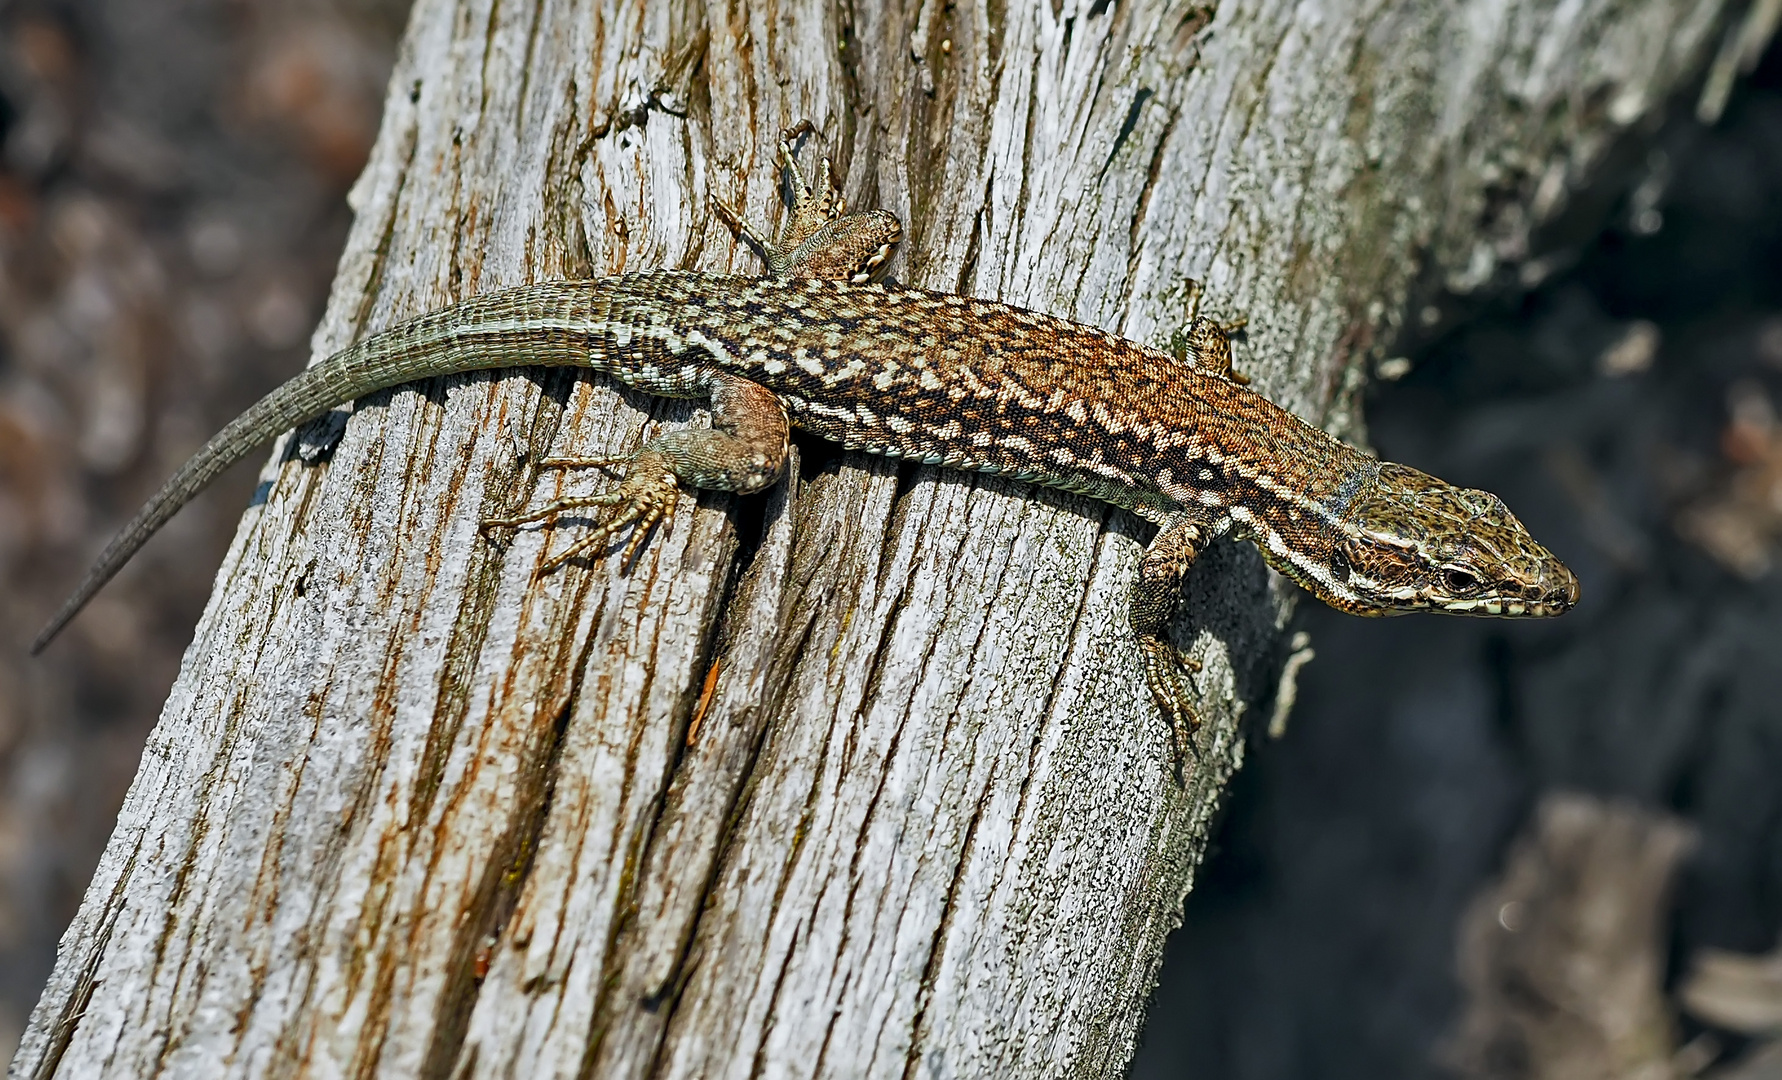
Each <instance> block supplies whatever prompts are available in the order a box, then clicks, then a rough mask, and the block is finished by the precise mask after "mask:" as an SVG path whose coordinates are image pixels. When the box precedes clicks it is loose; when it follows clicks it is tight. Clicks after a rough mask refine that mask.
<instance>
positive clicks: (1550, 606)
mask: <svg viewBox="0 0 1782 1080" xmlns="http://www.w3.org/2000/svg"><path fill="white" fill-rule="evenodd" d="M1343 518H1344V521H1343V524H1344V528H1342V529H1341V530H1340V535H1339V537H1338V539H1337V543H1336V545H1335V547H1334V549H1333V551H1332V552H1331V558H1330V568H1331V581H1330V582H1328V583H1326V582H1313V583H1312V591H1313V592H1314V593H1316V594H1317V595H1318V597H1319V599H1321V600H1323V601H1324V602H1326V603H1328V604H1330V605H1331V606H1332V607H1335V608H1339V609H1341V610H1343V611H1348V612H1352V613H1354V614H1357V615H1396V614H1399V613H1401V612H1406V611H1445V612H1450V613H1453V614H1458V615H1497V616H1504V617H1515V616H1521V617H1528V616H1540V615H1560V614H1563V613H1564V612H1566V611H1568V610H1570V608H1571V607H1572V605H1574V604H1576V603H1577V602H1578V579H1577V578H1575V577H1573V576H1572V572H1571V571H1570V570H1568V569H1566V566H1565V564H1564V563H1562V562H1560V561H1559V560H1558V559H1556V558H1554V557H1553V554H1552V553H1551V552H1549V551H1548V550H1547V549H1546V548H1544V547H1542V546H1541V545H1540V544H1538V543H1536V542H1535V539H1534V537H1532V536H1530V535H1529V534H1528V530H1527V529H1525V528H1523V527H1522V523H1521V522H1520V521H1517V520H1516V517H1515V515H1514V514H1511V513H1510V510H1509V508H1508V507H1506V506H1505V505H1504V503H1503V500H1502V499H1499V498H1498V497H1497V496H1496V495H1493V494H1491V493H1490V492H1486V491H1475V490H1472V489H1470V488H1459V487H1455V486H1453V485H1452V484H1446V483H1443V482H1442V481H1440V480H1437V479H1436V478H1435V477H1433V476H1430V475H1429V474H1427V473H1422V472H1418V471H1417V470H1416V469H1412V468H1409V467H1407V466H1404V465H1393V464H1382V465H1380V466H1379V471H1378V473H1377V474H1376V475H1375V476H1374V477H1373V478H1372V479H1371V480H1370V481H1369V482H1367V483H1365V484H1363V485H1362V487H1361V490H1359V491H1358V492H1357V493H1356V495H1355V497H1354V499H1353V500H1352V501H1351V502H1350V504H1349V506H1348V507H1347V509H1346V511H1345V513H1344V515H1343Z"/></svg>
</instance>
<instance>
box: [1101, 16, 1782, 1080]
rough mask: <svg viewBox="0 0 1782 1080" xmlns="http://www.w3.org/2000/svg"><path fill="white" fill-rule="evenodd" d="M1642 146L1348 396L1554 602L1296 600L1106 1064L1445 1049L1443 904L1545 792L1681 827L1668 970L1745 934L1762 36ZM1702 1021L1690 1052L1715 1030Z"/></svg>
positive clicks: (1424, 1071)
mask: <svg viewBox="0 0 1782 1080" xmlns="http://www.w3.org/2000/svg"><path fill="white" fill-rule="evenodd" d="M1644 168H1646V169H1647V170H1648V171H1649V176H1648V178H1647V181H1646V182H1645V183H1644V184H1643V185H1642V186H1643V189H1644V191H1645V192H1646V194H1647V195H1648V196H1649V195H1650V194H1651V192H1652V190H1653V189H1652V187H1651V185H1652V184H1662V192H1663V193H1662V195H1661V196H1660V197H1659V198H1657V199H1656V201H1652V202H1647V203H1644V204H1642V203H1641V202H1640V200H1639V199H1628V200H1625V205H1622V206H1619V207H1617V208H1616V209H1615V211H1614V212H1613V216H1612V218H1611V222H1610V224H1609V225H1608V227H1607V228H1605V229H1604V231H1603V232H1602V233H1601V235H1600V237H1599V238H1598V239H1597V240H1596V241H1595V242H1594V243H1593V245H1591V246H1590V247H1589V248H1588V249H1587V250H1586V251H1584V252H1583V254H1582V257H1581V258H1580V259H1579V261H1578V262H1577V263H1576V264H1575V265H1574V266H1573V267H1572V268H1571V269H1570V270H1568V271H1566V272H1564V273H1562V274H1559V275H1557V276H1555V277H1553V278H1552V279H1550V280H1548V281H1547V282H1545V283H1544V284H1543V285H1541V286H1540V287H1539V288H1537V289H1536V290H1534V291H1533V292H1531V293H1529V294H1528V295H1526V296H1523V297H1518V298H1513V299H1509V300H1505V301H1503V302H1502V303H1501V305H1500V306H1499V307H1498V308H1496V309H1493V310H1488V311H1485V312H1483V313H1481V314H1479V315H1478V316H1476V317H1474V318H1472V319H1469V320H1468V321H1467V322H1465V323H1464V324H1462V325H1460V326H1457V327H1455V328H1453V329H1452V330H1451V331H1449V332H1447V333H1446V334H1444V336H1443V337H1442V338H1441V339H1440V340H1438V341H1436V342H1435V343H1434V344H1433V345H1431V346H1430V347H1428V348H1427V349H1425V350H1423V351H1422V352H1421V354H1420V355H1418V356H1416V357H1414V360H1415V365H1414V367H1413V368H1412V370H1411V372H1410V374H1409V375H1407V376H1406V377H1404V378H1403V379H1402V380H1401V381H1399V382H1397V383H1393V384H1383V385H1381V386H1380V387H1379V388H1378V389H1377V391H1376V392H1375V394H1374V396H1373V399H1372V401H1371V404H1370V407H1369V409H1368V417H1369V423H1370V427H1371V431H1372V436H1373V439H1374V441H1375V444H1376V446H1377V448H1378V449H1379V450H1380V452H1381V453H1382V455H1383V456H1385V457H1387V458H1389V459H1391V460H1395V461H1402V462H1406V463H1408V464H1412V465H1415V466H1417V467H1419V468H1423V469H1425V470H1427V471H1429V472H1432V473H1434V474H1436V475H1438V476H1442V477H1444V478H1446V479H1449V480H1452V481H1455V482H1458V483H1464V484H1467V485H1471V486H1477V487H1483V488H1486V489H1489V490H1492V491H1495V492H1497V493H1499V494H1500V495H1502V496H1503V498H1504V499H1505V501H1506V502H1507V503H1508V504H1509V505H1510V507H1511V508H1512V509H1513V510H1514V511H1515V512H1516V513H1517V514H1518V515H1519V516H1520V517H1521V518H1522V519H1523V521H1524V522H1525V523H1527V524H1528V525H1529V527H1530V529H1531V530H1532V531H1533V532H1534V534H1535V535H1536V536H1538V537H1540V538H1541V539H1542V540H1543V541H1544V542H1546V543H1547V544H1548V545H1549V546H1550V547H1552V548H1553V550H1554V551H1556V552H1557V553H1559V554H1561V555H1562V556H1563V557H1564V558H1565V559H1566V560H1567V561H1568V562H1569V563H1570V565H1571V566H1572V567H1573V569H1574V570H1575V571H1576V572H1577V573H1578V575H1579V577H1580V579H1581V581H1582V583H1583V595H1584V602H1583V604H1582V605H1581V606H1580V607H1579V608H1578V609H1577V610H1576V611H1574V612H1573V613H1572V614H1570V615H1568V616H1566V617H1565V618H1563V619H1559V620H1554V621H1551V622H1540V623H1532V622H1531V623H1514V622H1509V621H1488V620H1462V619H1444V618H1439V617H1434V616H1420V617H1406V618H1401V619H1393V620H1386V621H1373V620H1365V619H1353V618H1348V617H1346V616H1343V615H1341V614H1339V613H1336V612H1334V611H1331V610H1329V609H1327V608H1324V607H1322V606H1320V605H1318V604H1317V603H1316V602H1315V601H1311V600H1310V599H1309V598H1307V599H1305V600H1304V601H1303V603H1302V605H1301V608H1300V613H1299V615H1298V617H1297V621H1298V625H1299V627H1301V628H1303V629H1305V630H1307V631H1309V632H1310V635H1311V639H1312V644H1313V646H1314V647H1315V648H1316V649H1317V658H1316V659H1315V660H1313V661H1312V662H1311V663H1310V664H1309V665H1308V666H1307V667H1306V668H1305V669H1304V671H1303V673H1302V675H1301V680H1300V698H1299V705H1298V708H1297V709H1296V710H1295V711H1294V713H1293V715H1292V717H1291V720H1290V723H1289V726H1288V729H1287V732H1286V734H1285V737H1284V738H1282V739H1281V740H1280V741H1278V742H1274V743H1266V742H1264V743H1262V744H1261V745H1259V746H1258V747H1257V748H1256V752H1255V753H1254V754H1253V755H1252V756H1251V759H1250V762H1249V764H1248V766H1247V768H1246V770H1245V771H1244V772H1243V773H1242V774H1241V775H1240V776H1239V777H1238V780H1237V783H1236V784H1235V786H1234V788H1233V791H1232V798H1231V802H1230V806H1229V811H1228V814H1227V817H1226V820H1225V822H1224V825H1223V827H1222V829H1221V830H1220V831H1219V833H1218V834H1217V837H1216V843H1215V847H1214V850H1213V851H1212V853H1211V854H1210V856H1209V859H1208V862H1207V864H1206V866H1205V868H1204V870H1203V872H1202V875H1201V878H1200V881H1199V883H1198V886H1197V888H1196V891H1195V892H1194V894H1193V895H1192V896H1190V897H1189V899H1188V904H1187V912H1186V925H1185V927H1184V928H1183V929H1182V930H1181V931H1179V932H1178V933H1177V934H1176V936H1175V937H1174V938H1173V939H1172V941H1171V944H1170V948H1169V952H1168V956H1167V959H1166V961H1165V964H1164V968H1163V974H1162V983H1161V986H1160V987H1159V989H1158V991H1157V993H1156V996H1155V999H1154V1003H1153V1007H1152V1012H1151V1017H1150V1021H1149V1025H1148V1027H1147V1029H1146V1032H1145V1035H1144V1044H1143V1047H1142V1049H1141V1051H1140V1053H1139V1055H1138V1059H1137V1061H1136V1063H1135V1064H1134V1066H1133V1069H1132V1073H1131V1075H1132V1076H1134V1077H1136V1078H1142V1080H1155V1078H1163V1077H1178V1076H1179V1077H1190V1076H1192V1077H1195V1078H1197V1080H1288V1078H1296V1080H1297V1078H1304V1080H1312V1078H1341V1077H1355V1078H1362V1077H1366V1078H1369V1080H1390V1078H1412V1077H1433V1076H1441V1075H1451V1074H1452V1073H1451V1072H1450V1066H1448V1065H1445V1064H1444V1060H1445V1059H1446V1058H1449V1057H1451V1056H1452V1049H1451V1047H1452V1043H1453V1038H1454V1033H1455V1030H1456V1028H1457V1025H1458V1023H1459V1019H1460V1016H1461V1014H1462V1012H1463V1010H1464V1009H1465V1006H1466V995H1465V994H1464V993H1463V992H1462V990H1461V987H1460V984H1459V981H1458V979H1457V974H1456V972H1457V959H1456V956H1457V949H1458V942H1457V927H1458V925H1459V924H1460V922H1461V919H1462V915H1463V912H1464V911H1465V910H1466V908H1467V906H1468V904H1469V903H1470V902H1472V901H1473V899H1474V897H1475V896H1477V895H1479V894H1480V892H1481V890H1482V889H1484V888H1485V887H1486V886H1487V884H1488V882H1489V881H1490V880H1491V879H1492V878H1493V877H1494V875H1497V874H1498V873H1499V871H1500V869H1501V868H1502V867H1503V866H1504V863H1505V860H1506V850H1507V846H1508V844H1509V842H1510V839H1511V837H1512V836H1513V835H1515V834H1517V833H1518V832H1519V831H1521V830H1523V829H1524V828H1525V826H1526V825H1527V824H1528V822H1529V820H1530V818H1531V815H1532V812H1533V808H1534V806H1535V802H1536V800H1537V799H1538V798H1540V797H1541V796H1542V795H1543V794H1545V793H1549V792H1555V791H1573V792H1584V793H1589V794H1592V795H1596V796H1603V797H1608V798H1615V799H1622V800H1626V801H1628V802H1629V803H1631V804H1633V805H1636V806H1638V807H1642V808H1649V809H1652V810H1656V811H1661V812H1664V813H1667V814H1669V815H1674V816H1675V817H1678V818H1681V819H1682V820H1683V821H1684V822H1686V823H1687V824H1688V825H1690V826H1692V827H1693V829H1694V831H1695V836H1696V842H1695V846H1694V847H1693V849H1692V852H1693V853H1692V854H1691V855H1689V856H1687V857H1686V860H1685V862H1684V864H1683V867H1682V870H1681V874H1680V878H1679V880H1678V881H1677V883H1676V886H1675V889H1674V892H1673V894H1672V901H1671V906H1670V907H1669V908H1668V909H1667V910H1666V911H1665V912H1664V915H1663V925H1664V927H1665V929H1664V930H1663V932H1662V934H1665V935H1668V938H1669V940H1668V943H1667V942H1661V948H1664V947H1665V946H1666V945H1667V944H1668V949H1665V951H1666V953H1667V955H1668V957H1669V960H1668V970H1667V971H1666V972H1665V981H1666V984H1667V986H1668V987H1670V988H1674V987H1675V985H1676V983H1677V981H1678V980H1679V978H1680V977H1681V971H1682V969H1683V968H1684V966H1685V963H1686V960H1687V958H1688V957H1690V956H1692V955H1695V951H1696V950H1697V949H1698V948H1700V947H1702V946H1706V945H1713V946H1720V947H1723V948H1727V949H1731V950H1735V951H1738V952H1742V953H1763V952H1767V951H1769V950H1770V949H1772V948H1774V947H1775V945H1776V941H1777V932H1778V929H1779V927H1782V784H1779V783H1778V778H1779V777H1782V572H1779V569H1778V564H1782V544H1779V541H1782V425H1779V424H1778V421H1777V412H1778V409H1777V403H1778V402H1782V48H1772V49H1771V51H1770V53H1769V55H1768V57H1767V59H1766V60H1765V62H1764V64H1763V65H1762V67H1761V68H1760V69H1759V71H1758V72H1757V74H1756V76H1755V77H1754V78H1753V79H1751V80H1750V81H1749V82H1748V83H1747V84H1745V85H1744V86H1743V87H1741V89H1739V90H1738V91H1737V92H1736V95H1735V98H1734V100H1733V101H1732V103H1731V105H1730V107H1729V108H1728V110H1727V113H1726V115H1725V116H1724V117H1723V118H1722V120H1721V121H1720V123H1719V124H1718V125H1716V126H1715V127H1713V128H1703V127H1701V126H1700V125H1698V124H1696V123H1694V122H1693V120H1690V121H1688V122H1682V121H1679V122H1677V123H1675V124H1673V125H1671V126H1670V128H1668V129H1667V130H1666V131H1665V132H1664V133H1663V134H1662V135H1661V136H1660V137H1659V138H1658V140H1657V143H1656V146H1655V148H1654V149H1653V151H1652V154H1651V156H1650V157H1649V158H1648V159H1647V161H1646V163H1645V165H1644ZM1654 214H1656V215H1657V216H1656V217H1654V216H1653V215H1654ZM1500 917H1501V918H1503V919H1504V921H1505V923H1506V928H1509V924H1510V922H1511V919H1510V918H1509V916H1508V915H1507V914H1505V915H1501V916H1500ZM1661 936H1662V935H1661ZM1660 966H1661V967H1662V966H1665V965H1662V964H1661V965H1660ZM1656 989H1657V988H1655V990H1656ZM1703 1031H1704V1028H1703V1026H1702V1025H1701V1024H1699V1023H1697V1022H1695V1021H1692V1020H1688V1019H1684V1020H1682V1021H1681V1028H1680V1034H1679V1036H1678V1037H1679V1039H1680V1040H1687V1039H1689V1038H1691V1037H1695V1036H1699V1035H1701V1034H1702V1033H1703ZM1711 1036H1712V1037H1711V1040H1703V1041H1702V1042H1700V1043H1698V1044H1697V1048H1698V1049H1699V1051H1700V1061H1701V1062H1708V1061H1712V1060H1713V1058H1714V1057H1715V1056H1719V1057H1722V1058H1724V1057H1727V1056H1729V1055H1730V1054H1731V1052H1732V1051H1735V1050H1738V1049H1740V1048H1741V1047H1742V1046H1743V1043H1742V1042H1741V1041H1740V1040H1739V1039H1738V1038H1737V1037H1735V1036H1733V1035H1731V1034H1729V1033H1711ZM1518 1074H1519V1073H1518V1072H1517V1069H1516V1068H1511V1067H1506V1068H1504V1069H1503V1070H1502V1071H1501V1072H1500V1073H1497V1075H1506V1076H1507V1075H1518ZM1467 1075H1475V1073H1468V1074H1467ZM1523 1075H1532V1074H1528V1073H1523Z"/></svg>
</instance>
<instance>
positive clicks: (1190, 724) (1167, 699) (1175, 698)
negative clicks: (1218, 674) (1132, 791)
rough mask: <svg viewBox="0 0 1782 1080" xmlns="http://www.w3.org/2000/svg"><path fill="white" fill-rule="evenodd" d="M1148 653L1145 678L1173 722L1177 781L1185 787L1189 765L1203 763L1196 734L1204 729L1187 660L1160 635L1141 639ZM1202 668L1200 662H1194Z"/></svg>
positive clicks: (1168, 720)
mask: <svg viewBox="0 0 1782 1080" xmlns="http://www.w3.org/2000/svg"><path fill="white" fill-rule="evenodd" d="M1139 644H1140V646H1141V647H1142V648H1143V651H1144V657H1145V682H1146V684H1147V685H1149V686H1150V688H1151V699H1152V700H1153V701H1155V702H1156V703H1157V711H1158V712H1159V713H1161V714H1162V715H1163V721H1164V723H1166V724H1168V725H1169V731H1170V742H1171V744H1172V747H1173V749H1174V750H1175V773H1176V782H1177V783H1178V784H1181V785H1183V786H1184V787H1186V786H1187V784H1188V769H1189V767H1190V766H1191V765H1198V764H1199V763H1200V746H1199V744H1197V743H1196V742H1195V739H1194V736H1195V734H1196V733H1197V732H1199V731H1200V714H1199V713H1198V712H1196V711H1195V709H1194V706H1193V705H1192V704H1190V703H1189V700H1188V689H1189V688H1188V680H1187V679H1186V678H1185V677H1184V675H1183V671H1182V668H1183V667H1184V666H1189V665H1185V664H1184V662H1183V661H1182V660H1181V658H1179V657H1178V656H1177V655H1176V650H1175V647H1174V646H1172V645H1170V644H1169V643H1168V642H1167V641H1163V640H1161V639H1157V638H1141V639H1140V642H1139ZM1191 669H1192V670H1195V671H1198V670H1199V669H1200V664H1199V663H1198V662H1196V663H1194V664H1192V665H1191Z"/></svg>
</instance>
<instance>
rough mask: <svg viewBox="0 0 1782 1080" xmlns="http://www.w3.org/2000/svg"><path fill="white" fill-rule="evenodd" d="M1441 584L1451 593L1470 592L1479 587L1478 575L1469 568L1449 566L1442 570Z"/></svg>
mask: <svg viewBox="0 0 1782 1080" xmlns="http://www.w3.org/2000/svg"><path fill="white" fill-rule="evenodd" d="M1442 584H1443V585H1445V586H1446V587H1447V589H1448V591H1449V592H1451V593H1460V594H1464V593H1470V592H1472V591H1473V590H1474V589H1477V588H1478V587H1479V577H1478V575H1477V574H1474V573H1472V572H1471V571H1469V570H1463V569H1461V568H1460V567H1458V566H1450V567H1448V568H1447V569H1445V570H1443V571H1442Z"/></svg>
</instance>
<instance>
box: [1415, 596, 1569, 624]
mask: <svg viewBox="0 0 1782 1080" xmlns="http://www.w3.org/2000/svg"><path fill="white" fill-rule="evenodd" d="M1436 607H1437V608H1438V609H1439V610H1441V611H1445V612H1448V613H1449V614H1451V615H1484V616H1486V617H1493V616H1495V617H1497V618H1501V619H1527V618H1545V617H1548V616H1553V615H1564V614H1565V613H1566V612H1567V611H1570V610H1571V608H1572V605H1571V603H1570V602H1568V601H1565V600H1557V601H1553V600H1523V599H1519V598H1511V597H1507V596H1481V597H1475V598H1473V599H1469V600H1447V601H1443V602H1441V603H1438V604H1437V605H1436Z"/></svg>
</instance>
